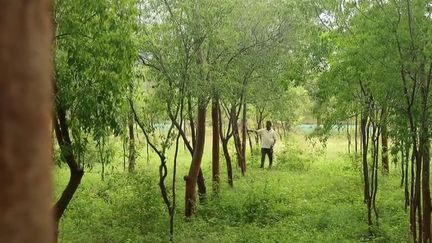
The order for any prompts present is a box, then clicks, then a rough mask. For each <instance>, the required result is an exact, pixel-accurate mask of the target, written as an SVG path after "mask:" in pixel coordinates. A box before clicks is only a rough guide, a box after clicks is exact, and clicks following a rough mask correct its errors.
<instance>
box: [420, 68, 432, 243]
mask: <svg viewBox="0 0 432 243" xmlns="http://www.w3.org/2000/svg"><path fill="white" fill-rule="evenodd" d="M431 69H432V64H431ZM429 75H430V74H429ZM429 85H430V80H424V82H423V85H422V86H421V94H422V101H421V103H422V116H421V129H420V151H419V152H420V153H421V158H422V162H423V164H422V167H423V171H422V199H423V221H422V226H423V227H422V228H423V235H422V236H423V237H422V238H423V242H431V195H430V183H429V181H430V139H429V136H430V135H429Z"/></svg>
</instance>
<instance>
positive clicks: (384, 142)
mask: <svg viewBox="0 0 432 243" xmlns="http://www.w3.org/2000/svg"><path fill="white" fill-rule="evenodd" d="M384 116H386V115H384ZM381 157H382V158H381V160H382V171H383V173H384V174H388V173H389V158H388V130H387V124H386V122H383V125H382V135H381Z"/></svg>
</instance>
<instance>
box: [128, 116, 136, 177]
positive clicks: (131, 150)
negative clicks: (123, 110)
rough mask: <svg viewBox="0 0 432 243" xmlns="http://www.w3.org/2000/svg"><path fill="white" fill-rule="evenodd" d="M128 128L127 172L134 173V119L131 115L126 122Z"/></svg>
mask: <svg viewBox="0 0 432 243" xmlns="http://www.w3.org/2000/svg"><path fill="white" fill-rule="evenodd" d="M128 128H129V158H128V161H129V167H128V169H129V172H134V171H135V133H134V119H133V114H130V115H129V121H128Z"/></svg>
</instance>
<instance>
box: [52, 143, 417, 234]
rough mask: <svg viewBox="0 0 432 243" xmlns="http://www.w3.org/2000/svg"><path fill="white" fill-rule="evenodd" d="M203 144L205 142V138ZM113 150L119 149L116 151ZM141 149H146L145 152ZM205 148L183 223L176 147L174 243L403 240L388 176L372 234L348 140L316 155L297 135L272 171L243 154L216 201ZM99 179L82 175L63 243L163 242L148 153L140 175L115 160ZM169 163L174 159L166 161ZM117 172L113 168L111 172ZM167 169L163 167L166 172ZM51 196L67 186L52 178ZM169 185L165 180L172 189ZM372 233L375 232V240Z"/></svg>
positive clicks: (397, 194) (397, 198)
mask: <svg viewBox="0 0 432 243" xmlns="http://www.w3.org/2000/svg"><path fill="white" fill-rule="evenodd" d="M207 141H210V140H209V139H207ZM114 146H119V147H118V148H116V149H115V150H116V151H122V149H121V145H114ZM140 151H145V149H144V147H142V148H140ZM210 151H211V150H210V143H207V144H206V152H205V156H204V160H203V169H204V174H205V177H206V179H207V183H206V184H207V187H208V188H207V189H208V192H209V194H208V199H207V202H206V203H205V204H200V205H198V207H197V211H196V216H195V217H194V218H193V219H192V220H189V221H186V220H184V218H183V213H184V201H183V200H184V199H183V197H184V181H183V180H182V178H183V175H185V174H186V173H187V170H188V167H189V163H190V158H189V156H188V154H187V153H186V151H185V150H184V149H183V148H182V149H181V154H180V159H179V173H178V175H177V182H178V184H177V185H178V186H177V211H176V218H175V236H174V241H175V242H367V241H373V242H408V241H409V231H408V215H407V214H406V213H405V212H404V210H403V191H402V189H401V188H400V187H399V185H398V184H399V175H398V173H397V170H396V169H393V168H392V169H393V171H392V173H390V175H389V176H381V174H380V178H379V191H378V196H377V202H378V209H379V214H380V222H379V223H380V226H379V227H374V228H373V229H371V231H370V230H369V228H368V225H367V223H366V222H367V221H366V207H365V205H364V204H363V202H362V178H361V173H360V163H359V162H354V161H353V159H352V156H349V155H347V154H346V142H345V141H344V139H343V138H342V137H337V136H336V137H333V138H331V139H330V141H329V142H328V144H327V147H326V149H322V148H321V147H319V148H314V147H312V146H311V145H310V144H309V143H308V142H306V141H305V139H304V136H303V135H299V134H297V135H292V136H291V137H290V138H289V139H287V140H286V141H285V142H284V143H283V144H282V143H279V144H278V146H277V148H276V151H275V154H276V158H275V166H274V167H273V168H272V169H259V168H258V164H259V162H258V159H259V156H258V155H257V154H254V155H253V156H252V155H251V154H250V153H248V156H249V158H248V162H249V165H248V171H247V174H246V176H241V175H240V173H239V171H238V170H235V178H234V188H232V189H231V188H229V187H228V185H227V183H226V171H225V167H224V160H222V161H221V168H222V172H221V173H222V176H221V180H222V184H221V194H220V195H219V197H214V196H212V194H211V183H210V155H211V152H210ZM118 153H119V154H117V155H116V156H115V161H117V162H112V164H111V165H110V166H109V168H110V169H109V170H108V175H107V178H106V180H105V181H101V179H100V174H99V170H98V167H97V166H95V168H94V169H93V170H92V171H91V172H87V173H86V174H85V176H84V179H83V183H82V185H81V186H80V188H79V189H78V192H77V193H76V195H75V198H74V199H73V201H72V203H71V205H70V206H69V208H68V210H67V212H66V214H65V216H64V218H63V219H62V222H61V228H60V240H61V242H167V241H168V214H167V210H166V209H165V207H164V205H163V203H162V199H161V196H160V192H159V187H158V185H157V182H158V174H157V173H158V172H157V166H158V164H159V161H158V160H157V158H156V157H154V156H151V158H150V163H147V162H146V158H145V157H146V156H145V153H143V152H141V155H140V157H139V159H138V171H137V173H135V174H133V175H128V174H127V173H126V172H123V167H122V158H121V154H120V152H118ZM169 154H170V155H172V151H170V153H169ZM114 165H115V166H114ZM171 167H172V161H171V160H169V170H170V172H171V169H172V168H171ZM55 178H56V193H57V194H58V193H60V191H61V189H62V187H63V186H64V185H65V183H66V182H67V179H68V171H67V170H66V169H65V168H62V169H56V170H55ZM170 183H171V178H169V179H168V180H167V184H168V185H170ZM371 233H372V234H371Z"/></svg>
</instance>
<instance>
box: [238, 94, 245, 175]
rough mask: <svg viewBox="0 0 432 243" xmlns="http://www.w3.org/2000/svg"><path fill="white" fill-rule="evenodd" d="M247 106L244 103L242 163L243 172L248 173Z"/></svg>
mask: <svg viewBox="0 0 432 243" xmlns="http://www.w3.org/2000/svg"><path fill="white" fill-rule="evenodd" d="M246 108H247V106H246V102H244V103H243V115H242V143H241V153H242V155H241V156H242V158H243V159H242V161H241V162H242V163H241V167H240V168H241V170H242V174H245V173H246V139H247V138H246V134H247V127H246V123H247V118H246V114H247V109H246Z"/></svg>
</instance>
